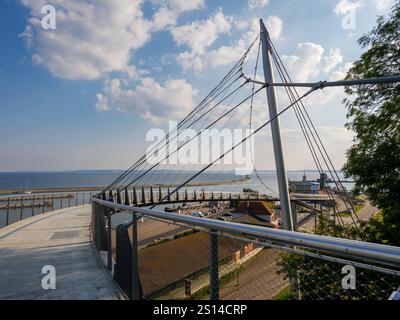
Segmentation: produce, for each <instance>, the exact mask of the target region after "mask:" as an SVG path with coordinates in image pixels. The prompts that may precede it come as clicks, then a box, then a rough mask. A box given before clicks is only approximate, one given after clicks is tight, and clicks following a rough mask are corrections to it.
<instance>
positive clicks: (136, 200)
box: [133, 187, 138, 206]
mask: <svg viewBox="0 0 400 320" xmlns="http://www.w3.org/2000/svg"><path fill="white" fill-rule="evenodd" d="M133 204H134V205H136V206H137V205H138V195H137V192H136V187H133Z"/></svg>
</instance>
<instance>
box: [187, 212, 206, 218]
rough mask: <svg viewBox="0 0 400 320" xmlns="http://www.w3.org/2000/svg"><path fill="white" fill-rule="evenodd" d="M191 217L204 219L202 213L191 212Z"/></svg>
mask: <svg viewBox="0 0 400 320" xmlns="http://www.w3.org/2000/svg"><path fill="white" fill-rule="evenodd" d="M190 215H191V216H192V217H197V218H204V217H205V215H204V214H203V213H202V212H192V213H191V214H190Z"/></svg>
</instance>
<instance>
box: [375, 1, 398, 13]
mask: <svg viewBox="0 0 400 320" xmlns="http://www.w3.org/2000/svg"><path fill="white" fill-rule="evenodd" d="M372 3H373V5H374V6H375V8H376V9H378V10H379V11H384V10H387V9H389V8H390V7H391V6H392V5H393V3H394V1H393V0H372Z"/></svg>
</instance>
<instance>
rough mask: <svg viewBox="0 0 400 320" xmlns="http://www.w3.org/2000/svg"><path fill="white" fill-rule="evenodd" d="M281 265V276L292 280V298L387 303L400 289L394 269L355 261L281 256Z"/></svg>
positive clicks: (287, 254)
mask: <svg viewBox="0 0 400 320" xmlns="http://www.w3.org/2000/svg"><path fill="white" fill-rule="evenodd" d="M278 265H279V266H280V273H281V274H283V275H284V276H285V278H286V279H288V280H291V284H292V286H291V289H292V290H291V291H292V298H293V299H301V300H387V299H388V298H389V297H390V295H391V293H392V292H393V291H396V290H397V289H398V288H399V286H400V276H399V275H400V273H398V274H396V273H397V272H396V271H395V270H387V271H386V270H383V269H382V270H378V269H379V267H376V266H373V265H365V267H364V266H360V265H359V264H355V263H354V262H352V261H347V262H336V261H327V260H325V259H321V258H316V257H310V256H307V255H300V254H295V253H281V254H280V257H279V261H278ZM374 269H375V270H374Z"/></svg>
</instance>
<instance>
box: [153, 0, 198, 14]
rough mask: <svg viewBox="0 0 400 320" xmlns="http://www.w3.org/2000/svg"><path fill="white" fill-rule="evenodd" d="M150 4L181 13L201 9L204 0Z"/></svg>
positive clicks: (168, 1)
mask: <svg viewBox="0 0 400 320" xmlns="http://www.w3.org/2000/svg"><path fill="white" fill-rule="evenodd" d="M151 2H152V3H154V4H158V5H160V6H165V7H168V8H169V9H171V10H174V11H176V12H179V13H182V12H185V11H192V10H197V9H202V8H204V7H205V5H204V0H190V1H187V0H151Z"/></svg>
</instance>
